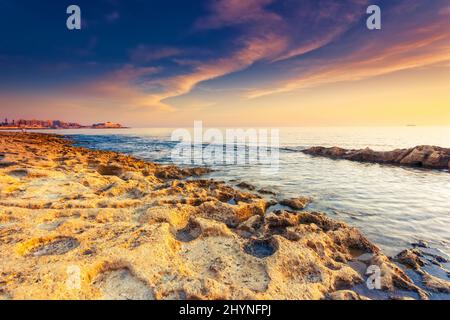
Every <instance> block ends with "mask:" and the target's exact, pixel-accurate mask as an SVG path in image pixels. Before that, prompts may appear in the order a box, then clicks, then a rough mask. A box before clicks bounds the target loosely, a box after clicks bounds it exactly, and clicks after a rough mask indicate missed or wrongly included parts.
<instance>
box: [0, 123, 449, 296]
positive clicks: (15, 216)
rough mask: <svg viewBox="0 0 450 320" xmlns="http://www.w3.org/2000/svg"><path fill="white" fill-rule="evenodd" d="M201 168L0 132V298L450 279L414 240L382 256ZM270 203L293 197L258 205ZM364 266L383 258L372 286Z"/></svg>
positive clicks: (337, 229) (320, 288)
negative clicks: (432, 268)
mask: <svg viewBox="0 0 450 320" xmlns="http://www.w3.org/2000/svg"><path fill="white" fill-rule="evenodd" d="M206 173H208V170H207V169H203V168H195V169H187V168H178V167H175V166H162V165H157V164H154V163H149V162H145V161H142V160H139V159H136V158H133V157H130V156H127V155H123V154H119V153H115V152H104V151H95V150H90V149H85V148H79V147H74V146H72V145H71V143H70V141H67V140H64V139H62V138H59V137H57V136H55V135H43V134H34V133H26V134H21V133H6V132H2V133H0V297H1V298H3V299H368V298H376V299H408V298H414V299H428V298H430V297H433V294H435V293H450V292H449V288H450V285H449V283H448V281H446V280H443V279H439V278H435V277H434V276H432V275H431V274H429V273H428V272H427V270H426V266H427V265H429V264H433V265H434V262H436V263H437V264H439V265H440V266H441V267H443V265H444V264H445V263H446V261H444V260H445V259H444V258H442V257H440V258H437V257H435V258H432V259H434V260H427V259H426V254H425V253H423V251H419V249H417V250H416V249H414V250H409V251H405V252H403V253H401V254H400V255H399V256H398V257H397V258H395V259H391V258H388V257H387V256H385V255H384V254H383V253H382V251H381V250H380V249H379V248H378V247H377V246H376V245H374V244H373V243H371V242H370V241H369V240H368V239H366V238H365V237H364V236H363V235H362V234H361V233H360V232H359V231H358V230H357V229H355V228H352V227H350V226H348V225H346V224H344V223H342V222H338V221H334V220H331V219H330V218H328V217H326V216H325V215H324V214H321V213H316V212H307V211H304V209H305V207H306V209H307V204H308V202H309V201H310V199H307V198H303V197H299V198H298V199H285V200H279V199H275V198H274V195H273V194H272V193H271V192H269V191H267V192H261V193H257V192H253V191H252V190H249V189H251V188H247V190H244V189H245V188H242V186H244V185H241V188H234V187H232V186H230V185H227V184H225V183H223V182H220V181H214V180H209V179H205V178H202V177H201V176H202V175H204V174H206ZM261 194H264V195H261ZM277 202H278V203H281V204H283V205H284V206H287V207H289V208H291V209H290V210H284V211H275V212H271V213H268V212H267V209H268V208H269V207H270V206H271V205H273V204H276V203H277ZM442 259H444V260H442ZM370 266H372V269H373V267H375V270H379V271H380V290H369V289H367V286H366V281H367V280H368V276H369V275H368V274H366V273H367V270H370V268H369V267H370ZM403 266H408V269H406V268H404V267H403ZM411 270H413V271H411ZM441 270H444V269H443V268H442V269H441ZM410 272H414V275H417V279H420V280H419V281H417V279H415V280H414V281H413V278H416V276H414V277H411V276H410V275H409V274H410Z"/></svg>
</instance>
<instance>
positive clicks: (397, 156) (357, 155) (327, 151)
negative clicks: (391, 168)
mask: <svg viewBox="0 0 450 320" xmlns="http://www.w3.org/2000/svg"><path fill="white" fill-rule="evenodd" d="M302 152H303V153H306V154H309V155H313V156H321V157H327V158H331V159H345V160H351V161H359V162H372V163H381V164H393V165H401V166H412V167H423V168H429V169H450V149H448V148H441V147H436V146H417V147H414V148H410V149H396V150H393V151H373V150H372V149H369V148H366V149H359V150H353V149H350V150H349V149H342V148H338V147H332V148H325V147H312V148H309V149H306V150H302Z"/></svg>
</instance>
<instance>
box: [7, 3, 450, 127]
mask: <svg viewBox="0 0 450 320" xmlns="http://www.w3.org/2000/svg"><path fill="white" fill-rule="evenodd" d="M71 4H76V5H78V6H79V7H80V9H81V19H82V28H81V30H68V29H67V27H66V20H67V18H68V16H69V15H68V14H67V13H66V9H67V7H68V6H69V5H71ZM373 4H375V5H378V6H379V7H380V8H381V19H382V28H381V30H369V29H368V28H367V27H366V20H367V18H368V17H369V15H368V14H367V13H366V9H367V7H368V6H369V5H373ZM4 117H8V118H9V119H19V118H26V119H31V118H36V119H60V120H64V121H77V122H80V123H82V124H92V123H95V122H105V121H113V122H120V123H122V124H123V125H127V126H134V127H178V126H187V125H192V124H193V121H194V120H202V121H203V122H204V125H205V126H221V127H224V126H397V125H400V126H403V125H407V124H416V125H450V2H449V1H448V0H245V1H243V0H207V1H206V0H205V1H203V0H196V1H186V0H151V1H147V0H127V1H121V0H97V1H89V0H71V1H65V0H58V1H53V0H41V1H31V0H30V1H23V0H0V118H2V119H3V118H4Z"/></svg>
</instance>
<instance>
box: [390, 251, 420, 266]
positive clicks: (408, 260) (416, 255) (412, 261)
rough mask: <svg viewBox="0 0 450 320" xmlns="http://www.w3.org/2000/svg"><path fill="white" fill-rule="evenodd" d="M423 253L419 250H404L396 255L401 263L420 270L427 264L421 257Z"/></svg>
mask: <svg viewBox="0 0 450 320" xmlns="http://www.w3.org/2000/svg"><path fill="white" fill-rule="evenodd" d="M420 256H421V254H420V252H419V251H418V250H409V249H407V250H403V251H402V252H400V253H399V254H398V255H397V256H396V257H395V260H396V261H398V262H400V263H401V264H403V265H405V266H408V267H410V268H413V269H415V270H419V269H420V268H421V267H423V266H424V265H425V263H424V262H423V260H422V259H421V258H420Z"/></svg>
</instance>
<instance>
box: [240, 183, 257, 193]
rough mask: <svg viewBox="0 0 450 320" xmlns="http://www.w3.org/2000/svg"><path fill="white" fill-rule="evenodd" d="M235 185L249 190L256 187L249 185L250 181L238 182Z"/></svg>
mask: <svg viewBox="0 0 450 320" xmlns="http://www.w3.org/2000/svg"><path fill="white" fill-rule="evenodd" d="M236 186H237V187H238V188H241V189H247V190H250V191H253V190H255V189H256V187H255V186H254V185H251V184H250V183H247V182H241V183H238V184H237V185H236Z"/></svg>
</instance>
